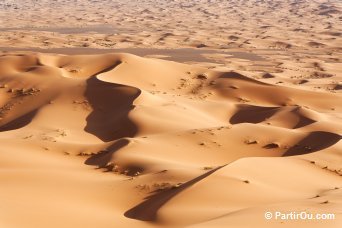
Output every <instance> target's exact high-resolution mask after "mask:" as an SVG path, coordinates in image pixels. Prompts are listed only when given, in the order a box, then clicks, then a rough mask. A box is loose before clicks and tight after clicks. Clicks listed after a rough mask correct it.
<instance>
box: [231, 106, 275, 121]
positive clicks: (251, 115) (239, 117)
mask: <svg viewBox="0 0 342 228" xmlns="http://www.w3.org/2000/svg"><path fill="white" fill-rule="evenodd" d="M238 107H239V110H238V111H237V112H236V113H235V114H234V115H233V116H232V117H231V118H230V120H229V122H230V123H231V124H239V123H260V122H263V121H265V120H266V119H267V118H270V117H272V116H273V115H274V114H275V113H276V112H278V110H279V107H262V106H253V105H239V106H238Z"/></svg>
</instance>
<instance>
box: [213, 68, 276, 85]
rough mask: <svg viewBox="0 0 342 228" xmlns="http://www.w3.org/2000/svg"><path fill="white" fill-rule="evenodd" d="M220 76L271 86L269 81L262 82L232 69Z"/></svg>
mask: <svg viewBox="0 0 342 228" xmlns="http://www.w3.org/2000/svg"><path fill="white" fill-rule="evenodd" d="M218 78H227V79H238V80H241V81H246V82H253V83H256V84H259V85H267V86H270V84H267V83H264V82H260V81H258V80H255V79H252V78H249V77H247V76H244V75H242V74H239V73H236V72H234V71H231V72H224V73H222V74H221V75H220V76H219V77H218Z"/></svg>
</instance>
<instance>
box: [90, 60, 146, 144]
mask: <svg viewBox="0 0 342 228" xmlns="http://www.w3.org/2000/svg"><path fill="white" fill-rule="evenodd" d="M120 63H121V62H120V61H118V62H117V63H115V64H114V65H113V66H111V67H109V68H107V69H105V70H103V71H101V72H98V73H96V74H95V75H93V76H91V77H90V78H89V79H88V80H87V88H86V91H85V97H86V98H87V100H88V102H89V104H90V106H91V107H92V108H93V111H92V112H91V113H90V114H89V116H88V117H87V119H86V120H87V125H86V127H85V129H84V130H85V131H86V132H89V133H91V134H93V135H95V136H97V137H98V138H100V139H101V140H103V141H105V142H108V141H112V140H116V139H119V138H122V137H133V136H134V135H135V134H136V132H137V127H136V126H135V124H134V123H133V122H132V121H131V120H130V119H129V118H128V113H129V112H130V111H131V110H132V109H134V105H133V101H134V100H135V99H136V98H137V97H138V96H139V95H140V93H141V90H139V89H137V88H134V87H130V86H125V85H120V84H115V83H110V82H104V81H101V80H99V79H98V78H97V77H96V76H97V75H99V74H101V73H104V72H107V71H110V70H112V69H114V68H115V67H117V66H118V65H119V64H120Z"/></svg>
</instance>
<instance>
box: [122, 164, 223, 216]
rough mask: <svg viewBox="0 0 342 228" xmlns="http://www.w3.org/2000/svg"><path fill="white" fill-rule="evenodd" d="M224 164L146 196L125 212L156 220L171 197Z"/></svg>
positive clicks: (128, 214) (126, 214) (127, 214)
mask: <svg viewBox="0 0 342 228" xmlns="http://www.w3.org/2000/svg"><path fill="white" fill-rule="evenodd" d="M222 167H224V166H220V167H218V168H216V169H213V170H210V171H209V172H206V173H205V174H203V175H201V176H198V177H196V178H194V179H192V180H190V181H188V182H186V183H184V184H182V185H180V186H179V187H177V188H171V189H169V190H166V191H163V192H160V193H156V194H154V195H152V196H149V197H147V198H146V200H145V201H144V202H142V203H140V204H138V205H137V206H135V207H133V208H132V209H130V210H128V211H126V212H125V214H124V215H125V216H126V217H127V218H131V219H137V220H142V221H154V220H156V217H157V212H158V210H159V209H160V208H161V207H162V206H163V205H164V204H165V203H167V202H168V201H169V200H170V199H172V198H173V197H175V196H176V195H177V194H179V193H181V192H182V191H184V190H185V189H187V188H189V187H191V186H192V185H194V184H196V183H197V182H199V181H201V180H203V179H204V178H206V177H208V176H209V175H211V174H213V173H214V172H216V171H217V170H219V169H221V168H222Z"/></svg>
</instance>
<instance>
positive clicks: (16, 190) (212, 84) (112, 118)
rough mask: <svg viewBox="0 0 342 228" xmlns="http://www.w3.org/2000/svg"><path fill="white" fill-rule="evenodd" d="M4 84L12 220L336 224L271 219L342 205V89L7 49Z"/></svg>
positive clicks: (0, 81) (159, 63)
mask: <svg viewBox="0 0 342 228" xmlns="http://www.w3.org/2000/svg"><path fill="white" fill-rule="evenodd" d="M0 85H1V86H0V87H1V89H0V93H1V109H0V115H1V120H0V130H1V133H0V142H1V148H0V150H1V153H0V161H1V177H0V178H1V182H0V184H1V190H0V192H1V202H2V204H1V205H2V206H1V207H0V210H1V213H0V214H1V217H0V218H1V223H2V224H1V225H3V226H4V227H45V226H49V227H94V226H97V227H114V226H120V227H132V226H139V227H145V226H146V227H150V226H151V227H155V226H161V225H167V226H172V227H179V226H181V227H183V226H190V227H222V226H223V225H224V224H230V225H232V226H234V227H246V226H248V224H251V222H252V223H253V224H255V225H256V226H260V227H278V226H279V227H280V226H282V225H284V224H283V223H285V224H288V225H291V226H302V225H303V226H314V227H327V226H329V227H330V226H331V227H334V226H336V227H337V226H338V225H340V224H341V218H339V217H337V219H336V220H333V221H327V222H322V223H320V222H314V221H311V222H306V223H304V222H303V221H285V222H282V223H281V221H272V222H268V221H267V220H265V219H264V217H263V216H264V215H263V213H265V211H268V210H271V209H274V210H276V209H277V210H283V211H291V210H294V209H295V210H309V211H311V212H317V213H318V212H327V211H328V212H330V213H336V214H337V215H339V214H340V213H341V209H342V208H341V202H340V198H341V193H342V192H341V190H340V189H341V187H342V180H341V175H342V172H341V169H342V168H341V151H342V150H341V141H340V139H341V129H342V128H341V123H340V122H341V121H339V120H340V118H341V116H340V113H341V105H340V104H341V100H342V97H341V95H340V94H332V93H326V92H319V91H307V90H301V89H298V88H291V87H285V86H280V85H272V84H267V83H264V82H260V81H258V80H256V79H252V78H250V77H247V76H245V75H243V74H240V73H237V72H234V71H227V72H220V71H214V70H208V69H207V68H203V67H198V66H191V65H186V64H181V63H176V62H171V61H165V60H160V59H151V58H142V57H138V56H135V55H130V54H103V55H74V56H66V55H58V54H39V53H30V54H28V53H22V54H20V53H8V54H4V55H2V56H1V57H0ZM284 136H286V137H284ZM14 216H15V217H14ZM17 217H20V219H15V218H17ZM241 218H248V221H245V220H246V219H243V220H241ZM224 226H225V225H224Z"/></svg>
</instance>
